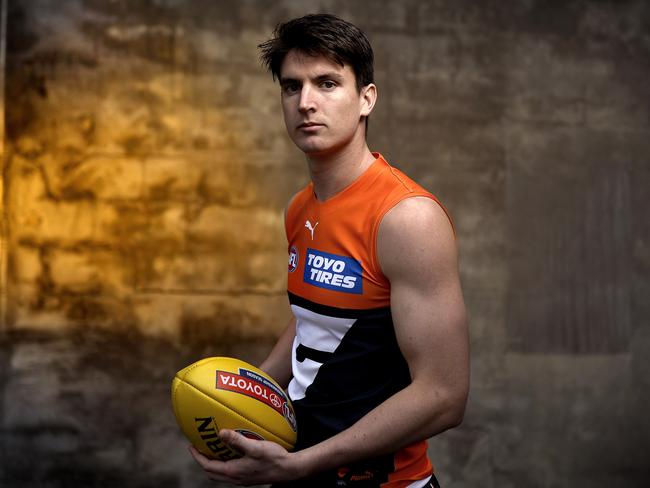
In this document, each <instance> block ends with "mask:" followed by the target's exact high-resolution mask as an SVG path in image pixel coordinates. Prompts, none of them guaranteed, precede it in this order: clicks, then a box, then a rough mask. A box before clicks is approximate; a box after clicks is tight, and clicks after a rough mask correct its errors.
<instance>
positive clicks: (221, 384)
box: [217, 368, 297, 432]
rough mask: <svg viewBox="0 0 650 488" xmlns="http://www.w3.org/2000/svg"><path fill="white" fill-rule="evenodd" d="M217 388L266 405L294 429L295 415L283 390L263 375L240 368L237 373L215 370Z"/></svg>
mask: <svg viewBox="0 0 650 488" xmlns="http://www.w3.org/2000/svg"><path fill="white" fill-rule="evenodd" d="M217 390H225V391H232V392H233V393H239V394H240V395H246V396H248V397H251V398H254V399H255V400H257V401H259V402H262V403H264V404H265V405H268V406H269V407H271V408H272V409H273V410H275V411H276V412H278V413H279V414H280V415H282V416H283V417H284V418H285V419H286V421H287V422H288V423H289V425H290V426H291V429H293V431H294V432H295V431H296V428H297V426H296V416H295V414H294V412H293V409H292V408H291V405H290V404H289V399H288V398H287V397H286V395H285V394H284V392H283V391H282V390H281V389H280V388H278V387H277V386H275V385H274V384H273V383H271V382H270V381H268V380H267V379H266V378H264V377H263V376H260V375H259V374H257V373H255V372H253V371H249V370H247V369H243V368H240V369H239V374H236V373H231V372H230V371H219V370H217Z"/></svg>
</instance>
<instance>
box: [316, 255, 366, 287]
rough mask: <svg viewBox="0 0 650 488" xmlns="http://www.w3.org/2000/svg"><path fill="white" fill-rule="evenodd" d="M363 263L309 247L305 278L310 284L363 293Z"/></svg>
mask: <svg viewBox="0 0 650 488" xmlns="http://www.w3.org/2000/svg"><path fill="white" fill-rule="evenodd" d="M362 273H363V272H362V268H361V263H360V262H359V261H357V260H356V259H354V258H351V257H348V256H339V255H337V254H330V253H327V252H323V251H318V250H317V249H307V259H306V260H305V274H304V276H303V280H304V282H305V283H309V284H310V285H314V286H318V287H319V288H326V289H328V290H335V291H342V292H345V293H355V294H358V295H360V294H362V293H363V280H362Z"/></svg>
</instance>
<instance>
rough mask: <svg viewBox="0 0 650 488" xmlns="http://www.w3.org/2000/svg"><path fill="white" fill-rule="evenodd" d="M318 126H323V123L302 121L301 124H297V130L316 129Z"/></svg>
mask: <svg viewBox="0 0 650 488" xmlns="http://www.w3.org/2000/svg"><path fill="white" fill-rule="evenodd" d="M320 127H324V124H319V123H317V122H303V123H302V124H299V125H298V127H297V129H298V130H307V131H310V130H316V129H318V128H320Z"/></svg>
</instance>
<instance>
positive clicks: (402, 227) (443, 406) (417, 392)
mask: <svg viewBox="0 0 650 488" xmlns="http://www.w3.org/2000/svg"><path fill="white" fill-rule="evenodd" d="M377 246H378V249H377V251H378V257H379V262H380V265H381V266H382V269H383V271H384V274H385V275H386V276H387V277H388V279H389V280H390V282H391V307H392V312H393V322H394V325H395V332H396V336H397V340H398V343H399V346H400V348H401V350H402V353H403V355H404V357H405V359H406V361H407V363H408V365H409V370H410V374H411V378H412V382H411V384H410V385H409V386H407V387H406V388H404V389H403V390H401V391H400V392H398V393H396V394H395V395H393V396H392V397H390V398H389V399H388V400H386V401H385V402H384V403H382V404H381V405H379V406H377V407H376V408H375V409H373V410H372V411H370V412H369V413H368V414H367V415H366V416H364V417H363V418H362V419H360V420H359V421H358V422H357V423H356V424H354V425H353V426H352V427H350V428H349V429H347V430H345V431H343V432H341V433H339V434H338V435H336V436H334V437H332V438H330V439H327V440H326V441H324V442H321V443H320V444H317V445H315V446H312V447H310V448H308V449H305V450H302V451H299V452H296V453H287V452H286V451H284V450H282V448H279V446H277V445H272V443H264V442H256V441H250V440H247V439H244V438H243V437H242V436H237V435H236V434H234V433H231V432H223V435H222V436H223V438H224V440H226V441H227V442H230V443H231V444H233V445H234V447H236V448H238V449H240V450H243V451H244V452H246V453H247V456H246V457H245V458H243V459H241V460H236V461H229V462H227V463H218V462H217V463H216V464H215V462H212V464H210V462H209V461H207V460H205V459H201V458H197V461H199V463H201V465H202V466H203V467H204V469H206V471H208V473H211V477H213V478H214V479H220V480H229V481H235V482H243V483H263V482H274V481H281V480H286V479H292V478H298V477H304V476H309V475H311V474H314V473H316V472H319V471H322V470H326V469H330V468H334V467H338V466H341V465H344V464H347V463H349V462H352V461H355V460H358V459H362V458H365V457H370V456H376V455H379V454H382V453H388V452H392V451H395V450H396V449H398V448H399V447H402V446H405V445H408V444H411V443H412V442H414V441H417V440H421V439H425V438H428V437H430V436H432V435H435V434H437V433H439V432H442V431H444V430H446V429H448V428H451V427H454V426H456V425H458V424H459V423H460V422H461V420H462V418H463V414H464V409H465V403H466V399H467V393H468V388H469V352H468V337H467V326H466V320H465V308H464V304H463V299H462V294H461V290H460V283H459V279H458V270H457V251H456V243H455V239H454V237H453V232H452V229H451V225H450V223H449V220H448V218H447V216H446V215H445V213H444V211H443V210H442V209H441V208H440V206H438V205H437V204H436V203H435V202H433V201H431V200H429V199H424V198H411V199H407V200H404V201H403V202H401V203H400V204H398V205H397V206H396V207H394V208H393V209H392V210H391V211H390V212H389V213H388V214H387V215H386V217H385V218H384V220H383V222H382V224H381V227H380V230H379V235H378V242H377ZM195 457H196V454H195Z"/></svg>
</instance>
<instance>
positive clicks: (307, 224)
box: [305, 220, 318, 241]
mask: <svg viewBox="0 0 650 488" xmlns="http://www.w3.org/2000/svg"><path fill="white" fill-rule="evenodd" d="M317 225H318V222H316V225H314V226H312V225H311V222H310V221H309V220H307V221H306V222H305V227H307V228H308V229H309V232H311V240H312V241H313V240H314V231H315V230H316V226H317Z"/></svg>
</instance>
